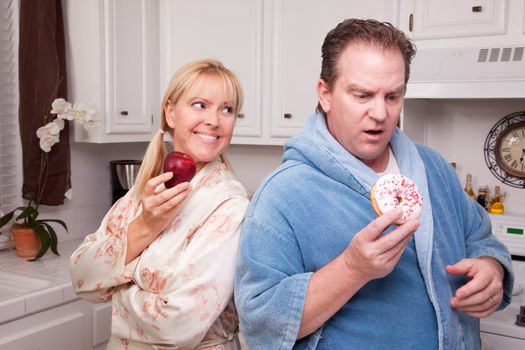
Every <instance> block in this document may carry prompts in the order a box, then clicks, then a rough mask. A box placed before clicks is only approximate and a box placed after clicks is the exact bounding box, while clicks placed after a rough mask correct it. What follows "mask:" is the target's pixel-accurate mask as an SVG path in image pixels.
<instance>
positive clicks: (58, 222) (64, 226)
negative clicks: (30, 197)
mask: <svg viewBox="0 0 525 350" xmlns="http://www.w3.org/2000/svg"><path fill="white" fill-rule="evenodd" d="M39 221H41V222H56V223H57V224H60V225H62V227H63V228H64V230H66V232H67V225H66V223H65V222H64V221H62V220H58V219H42V220H39Z"/></svg>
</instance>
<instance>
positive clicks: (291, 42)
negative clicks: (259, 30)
mask: <svg viewBox="0 0 525 350" xmlns="http://www.w3.org/2000/svg"><path fill="white" fill-rule="evenodd" d="M271 4H272V8H271V9H270V12H271V15H270V16H271V18H272V21H273V23H272V26H271V31H270V32H271V38H272V43H273V46H272V52H271V54H270V55H269V56H268V55H266V56H265V58H267V57H268V58H271V66H272V67H271V85H270V86H269V90H270V93H269V94H270V96H271V102H270V103H269V105H270V106H271V111H270V114H271V130H270V134H271V136H272V137H282V138H284V137H289V136H293V135H295V134H296V133H298V132H299V130H300V129H301V128H302V127H303V126H304V124H305V123H306V120H307V118H308V117H309V116H310V115H311V114H312V113H314V111H315V108H316V106H317V93H316V84H317V81H318V79H319V74H320V71H321V46H322V43H323V40H324V38H325V36H326V34H327V33H328V32H329V31H330V30H331V29H332V28H334V27H335V26H336V25H337V24H338V23H340V22H341V21H343V20H344V19H346V18H375V19H378V20H383V21H389V22H390V23H392V24H394V25H396V24H397V2H396V1H389V0H370V1H341V0H315V1H314V0H312V1H308V2H304V1H302V0H273V1H271Z"/></svg>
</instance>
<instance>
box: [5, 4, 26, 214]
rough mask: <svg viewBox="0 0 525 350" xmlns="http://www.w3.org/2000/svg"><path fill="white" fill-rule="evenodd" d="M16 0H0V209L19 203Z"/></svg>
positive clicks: (12, 206) (20, 157)
mask: <svg viewBox="0 0 525 350" xmlns="http://www.w3.org/2000/svg"><path fill="white" fill-rule="evenodd" d="M18 104H19V96H18V0H0V209H2V210H3V211H4V212H5V211H9V210H12V209H13V208H14V207H16V206H19V205H21V204H22V196H21V186H22V185H21V184H22V181H21V180H22V176H21V174H22V150H21V145H20V138H19V129H18Z"/></svg>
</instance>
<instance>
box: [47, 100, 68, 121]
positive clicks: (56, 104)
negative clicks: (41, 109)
mask: <svg viewBox="0 0 525 350" xmlns="http://www.w3.org/2000/svg"><path fill="white" fill-rule="evenodd" d="M51 107H52V108H51V113H53V114H56V115H57V117H58V118H60V119H67V120H71V119H73V118H71V117H70V115H69V111H70V110H71V103H69V102H67V101H66V100H64V99H63V98H56V99H55V100H54V101H53V103H52V104H51Z"/></svg>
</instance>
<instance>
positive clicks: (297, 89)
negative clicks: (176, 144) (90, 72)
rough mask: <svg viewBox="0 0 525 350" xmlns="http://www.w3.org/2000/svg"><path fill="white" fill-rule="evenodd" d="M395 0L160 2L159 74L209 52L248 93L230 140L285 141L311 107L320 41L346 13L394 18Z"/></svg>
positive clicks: (165, 79) (167, 75)
mask: <svg viewBox="0 0 525 350" xmlns="http://www.w3.org/2000/svg"><path fill="white" fill-rule="evenodd" d="M397 15H398V14H397V2H396V1H389V0H373V1H367V2H356V1H343V0H330V1H321V0H315V1H313V0H312V1H308V2H306V3H305V2H304V1H300V0H223V1H220V2H217V1H214V0H197V1H191V2H189V1H184V0H165V1H161V22H162V30H161V35H165V36H163V37H161V42H162V43H163V45H161V62H162V63H161V67H162V69H161V71H162V73H161V77H162V85H163V86H166V85H167V83H168V81H169V78H170V76H171V74H172V73H173V72H174V71H175V70H176V69H178V68H179V67H180V66H182V65H183V64H185V63H187V62H190V61H192V60H195V59H200V58H206V57H212V58H217V59H219V60H221V61H222V62H223V63H224V64H225V65H226V66H227V67H228V68H230V69H232V70H233V71H235V72H236V73H237V74H238V76H239V78H240V80H241V83H242V85H243V88H244V91H245V94H246V100H245V106H244V113H243V114H244V118H239V119H238V121H237V125H236V129H235V131H234V138H233V143H237V144H274V145H279V144H283V143H284V142H285V141H286V139H287V138H288V137H290V136H293V135H295V134H296V133H297V132H298V131H299V130H300V129H301V128H302V127H303V126H304V123H305V121H306V118H308V116H310V115H311V114H312V113H313V112H314V110H315V107H316V101H317V97H316V91H315V88H316V82H317V79H318V78H319V71H320V67H321V59H320V56H321V45H322V42H323V39H324V37H325V35H326V34H327V32H328V31H329V30H330V29H331V28H333V27H335V25H337V23H339V22H341V21H342V20H343V19H345V18H349V17H361V18H377V19H381V20H388V21H390V22H392V23H394V24H395V23H396V21H397Z"/></svg>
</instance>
